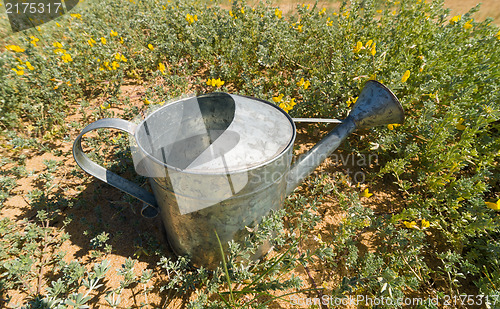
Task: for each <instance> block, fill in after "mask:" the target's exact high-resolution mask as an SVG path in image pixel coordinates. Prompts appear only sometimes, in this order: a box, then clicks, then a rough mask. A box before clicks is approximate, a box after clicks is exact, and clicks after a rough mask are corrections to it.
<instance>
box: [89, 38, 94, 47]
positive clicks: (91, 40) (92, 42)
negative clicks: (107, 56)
mask: <svg viewBox="0 0 500 309" xmlns="http://www.w3.org/2000/svg"><path fill="white" fill-rule="evenodd" d="M87 43H88V44H89V45H90V47H94V44H95V43H96V41H95V40H94V39H93V38H90V39H88V40H87Z"/></svg>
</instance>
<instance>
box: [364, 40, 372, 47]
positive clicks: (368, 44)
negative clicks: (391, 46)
mask: <svg viewBox="0 0 500 309" xmlns="http://www.w3.org/2000/svg"><path fill="white" fill-rule="evenodd" d="M372 44H373V40H368V42H366V44H365V47H366V48H370V46H372Z"/></svg>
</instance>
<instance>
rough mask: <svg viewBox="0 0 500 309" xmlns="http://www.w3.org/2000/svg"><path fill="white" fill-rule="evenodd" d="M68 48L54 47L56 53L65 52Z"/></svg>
mask: <svg viewBox="0 0 500 309" xmlns="http://www.w3.org/2000/svg"><path fill="white" fill-rule="evenodd" d="M65 53H66V50H65V49H62V48H56V49H54V54H65Z"/></svg>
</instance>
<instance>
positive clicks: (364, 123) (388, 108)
mask: <svg viewBox="0 0 500 309" xmlns="http://www.w3.org/2000/svg"><path fill="white" fill-rule="evenodd" d="M349 117H351V118H352V119H353V121H354V123H355V124H356V128H358V129H361V128H371V127H376V126H383V125H388V124H402V123H403V122H404V118H405V116H404V111H403V107H402V106H401V103H399V100H398V98H396V96H395V95H394V93H392V91H391V90H390V89H389V88H387V87H386V86H384V85H383V84H381V83H380V82H377V81H375V80H369V81H368V82H366V84H365V87H364V88H363V90H361V93H360V94H359V96H358V99H357V100H356V103H355V104H354V106H353V108H352V110H351V112H350V113H349Z"/></svg>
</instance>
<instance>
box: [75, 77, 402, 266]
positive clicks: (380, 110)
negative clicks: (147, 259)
mask: <svg viewBox="0 0 500 309" xmlns="http://www.w3.org/2000/svg"><path fill="white" fill-rule="evenodd" d="M403 119H404V116H403V110H402V108H401V105H400V103H399V101H398V100H397V98H396V97H395V96H394V94H393V93H392V92H391V91H390V90H389V89H387V88H386V87H385V86H383V85H382V84H380V83H378V82H375V81H369V82H368V83H367V84H366V85H365V87H364V88H363V90H362V92H361V94H360V96H359V98H358V100H357V102H356V104H355V106H354V107H353V109H352V111H351V113H350V115H349V116H348V117H347V118H346V119H345V120H343V121H342V122H341V124H340V125H338V126H337V127H335V129H334V130H333V131H332V132H330V133H329V134H328V135H327V136H326V137H325V138H324V139H323V140H321V141H320V142H319V143H318V144H316V145H315V146H314V147H313V148H312V149H311V150H310V151H309V152H307V153H306V154H305V155H303V156H301V157H300V158H298V160H296V163H295V164H294V165H293V166H291V162H292V157H293V143H294V140H295V125H294V121H293V119H292V118H290V117H289V116H288V114H287V113H285V112H284V111H283V110H281V109H280V108H279V107H277V106H276V105H274V104H271V103H269V102H266V101H263V100H259V99H255V98H250V97H245V96H238V95H229V94H225V93H212V94H207V95H203V96H200V97H196V98H188V99H183V100H179V101H176V102H173V103H171V104H168V105H165V106H162V107H160V108H159V109H157V110H155V111H153V112H151V113H150V114H149V115H148V116H147V117H146V118H145V119H142V120H141V121H139V122H138V123H137V124H134V123H131V122H127V121H125V120H121V119H101V120H98V121H96V122H94V123H92V124H90V125H89V126H87V127H86V128H85V129H84V130H83V131H82V132H81V134H80V135H79V136H78V137H77V138H76V140H75V142H74V145H73V154H74V158H75V161H76V162H77V163H78V165H79V166H80V167H82V169H84V170H85V171H86V172H88V173H89V174H91V175H93V176H95V177H96V178H98V179H101V180H103V181H105V182H107V183H109V184H111V185H112V186H114V187H116V188H118V189H120V190H122V191H124V192H126V193H128V194H130V195H132V196H134V197H136V198H138V199H140V200H142V201H143V202H144V203H145V207H144V208H143V214H144V215H146V216H153V215H155V214H156V213H157V212H159V213H160V215H161V218H162V221H163V223H164V226H165V230H166V234H167V238H168V241H169V244H170V246H171V248H172V249H173V250H174V252H175V253H176V254H178V255H189V256H190V259H191V263H192V264H193V265H194V266H204V267H207V268H214V267H216V266H217V265H218V263H219V262H220V261H221V254H220V243H221V244H223V245H225V244H226V243H227V242H228V241H231V240H234V241H237V242H242V241H243V239H244V237H245V236H247V235H248V231H247V227H252V226H255V225H257V224H258V223H259V222H260V221H261V219H262V217H264V216H265V215H267V214H269V212H270V211H271V210H277V209H280V208H281V207H282V204H283V201H284V199H285V197H286V196H287V194H289V193H291V192H292V191H293V190H294V189H295V187H296V186H297V185H299V184H300V183H301V182H302V180H303V179H304V178H305V177H307V176H308V175H309V174H310V173H311V172H312V171H313V170H314V169H315V168H316V167H317V166H318V165H319V164H320V163H321V162H322V161H323V160H324V159H325V158H327V157H328V156H329V155H331V153H332V152H333V151H335V149H337V147H338V146H339V145H340V144H341V143H342V141H343V140H344V139H345V138H346V137H347V136H348V135H349V134H350V133H352V132H353V131H354V130H355V129H356V128H362V127H370V126H376V125H383V124H390V123H402V122H403ZM97 128H116V129H120V130H123V131H126V132H128V133H129V135H130V143H131V148H132V154H133V159H134V164H135V169H136V171H137V172H138V173H139V174H141V175H144V176H147V177H148V179H149V182H150V184H151V188H152V190H153V194H151V193H149V192H148V191H146V190H144V189H143V188H141V187H139V186H138V185H136V184H134V183H132V182H130V181H128V180H125V179H123V178H121V177H120V176H117V175H116V174H113V173H111V172H110V171H108V170H106V169H104V168H103V167H101V166H99V165H97V164H96V163H94V162H92V161H91V160H90V159H89V158H88V157H87V156H86V155H85V153H84V152H83V150H82V146H81V139H82V136H83V135H84V134H85V133H87V132H89V131H91V130H94V129H97ZM216 234H217V236H218V238H219V239H220V243H219V240H218V239H217V236H216ZM268 249H269V246H267V245H263V246H262V247H261V248H260V249H259V252H257V253H256V257H257V256H261V255H262V254H264V253H265V252H266V251H267V250H268Z"/></svg>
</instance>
